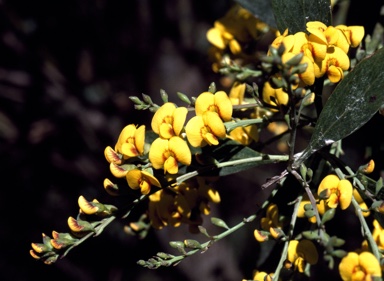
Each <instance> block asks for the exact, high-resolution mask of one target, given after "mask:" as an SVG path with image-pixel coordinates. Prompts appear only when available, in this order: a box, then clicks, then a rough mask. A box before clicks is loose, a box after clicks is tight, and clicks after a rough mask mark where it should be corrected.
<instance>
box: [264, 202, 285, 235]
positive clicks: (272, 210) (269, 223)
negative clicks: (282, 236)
mask: <svg viewBox="0 0 384 281" xmlns="http://www.w3.org/2000/svg"><path fill="white" fill-rule="evenodd" d="M260 223H261V228H262V229H263V230H265V231H269V229H270V228H271V227H273V228H281V227H282V226H283V224H282V222H281V221H279V207H278V206H277V205H276V204H274V203H272V204H270V205H269V206H268V208H267V210H266V216H265V217H263V218H261V221H260Z"/></svg>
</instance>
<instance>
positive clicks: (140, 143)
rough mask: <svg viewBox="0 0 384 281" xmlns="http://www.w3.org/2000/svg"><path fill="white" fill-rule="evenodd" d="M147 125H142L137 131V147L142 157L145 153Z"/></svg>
mask: <svg viewBox="0 0 384 281" xmlns="http://www.w3.org/2000/svg"><path fill="white" fill-rule="evenodd" d="M144 145H145V125H141V126H140V127H139V128H137V129H136V131H135V146H136V149H137V151H138V152H139V154H140V155H142V154H143V153H144Z"/></svg>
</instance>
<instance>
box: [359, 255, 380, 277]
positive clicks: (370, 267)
mask: <svg viewBox="0 0 384 281" xmlns="http://www.w3.org/2000/svg"><path fill="white" fill-rule="evenodd" d="M359 263H360V265H361V267H362V268H364V270H365V272H366V273H367V274H370V275H372V276H375V277H376V276H378V277H381V268H380V263H379V261H378V260H377V259H376V257H375V256H374V255H373V254H372V253H370V252H362V253H361V254H360V255H359Z"/></svg>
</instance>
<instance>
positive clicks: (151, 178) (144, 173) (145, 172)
mask: <svg viewBox="0 0 384 281" xmlns="http://www.w3.org/2000/svg"><path fill="white" fill-rule="evenodd" d="M141 175H142V176H143V177H144V178H145V180H146V181H149V182H150V183H151V185H154V186H157V187H161V184H160V182H159V180H158V179H157V178H156V177H155V176H153V174H152V173H150V172H148V169H147V170H142V171H141Z"/></svg>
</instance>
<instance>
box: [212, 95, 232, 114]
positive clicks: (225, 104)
mask: <svg viewBox="0 0 384 281" xmlns="http://www.w3.org/2000/svg"><path fill="white" fill-rule="evenodd" d="M214 100H215V105H216V112H217V113H218V114H219V116H220V117H221V119H223V120H224V121H230V120H231V119H232V111H233V107H232V103H231V100H230V99H229V97H228V95H227V93H226V92H224V91H218V92H216V93H215V95H214Z"/></svg>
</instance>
